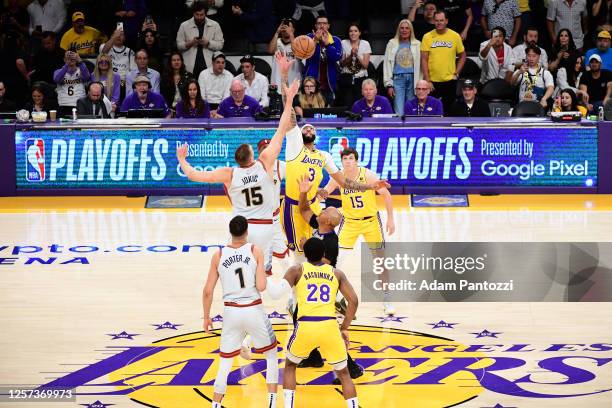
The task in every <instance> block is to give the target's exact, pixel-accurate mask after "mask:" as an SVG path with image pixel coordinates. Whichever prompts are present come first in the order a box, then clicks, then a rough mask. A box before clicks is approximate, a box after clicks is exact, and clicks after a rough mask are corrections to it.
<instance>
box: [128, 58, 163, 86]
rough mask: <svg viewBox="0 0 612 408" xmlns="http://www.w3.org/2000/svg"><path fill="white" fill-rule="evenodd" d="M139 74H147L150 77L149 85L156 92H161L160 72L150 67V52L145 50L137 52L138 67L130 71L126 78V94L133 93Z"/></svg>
mask: <svg viewBox="0 0 612 408" xmlns="http://www.w3.org/2000/svg"><path fill="white" fill-rule="evenodd" d="M137 76H146V77H147V78H149V85H151V89H152V90H153V91H155V92H156V93H159V82H160V74H159V72H158V71H157V70H155V69H153V68H150V67H149V54H148V53H147V52H146V51H145V50H140V51H138V52H137V53H136V69H134V70H132V71H130V72H128V74H127V76H126V78H125V94H126V95H129V94H131V93H132V90H133V89H132V84H135V81H134V80H135V78H136V77H137Z"/></svg>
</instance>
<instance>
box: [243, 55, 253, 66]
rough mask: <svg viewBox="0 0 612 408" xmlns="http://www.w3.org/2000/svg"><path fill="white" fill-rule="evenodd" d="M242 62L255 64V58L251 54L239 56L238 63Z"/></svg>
mask: <svg viewBox="0 0 612 408" xmlns="http://www.w3.org/2000/svg"><path fill="white" fill-rule="evenodd" d="M243 62H248V63H249V64H251V65H255V58H253V56H252V55H249V54H247V55H245V56H244V57H242V58H240V63H241V64H242V63H243Z"/></svg>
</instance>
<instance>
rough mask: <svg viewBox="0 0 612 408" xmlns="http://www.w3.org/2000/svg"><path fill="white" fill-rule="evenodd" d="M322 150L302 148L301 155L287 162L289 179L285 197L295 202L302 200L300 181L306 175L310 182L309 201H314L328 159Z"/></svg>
mask: <svg viewBox="0 0 612 408" xmlns="http://www.w3.org/2000/svg"><path fill="white" fill-rule="evenodd" d="M323 153H324V152H321V151H320V150H317V149H315V150H314V151H310V150H309V149H307V148H306V147H302V150H301V151H300V153H299V154H298V155H297V156H296V157H295V158H294V159H292V160H288V161H287V173H286V174H287V178H286V179H285V180H286V182H285V195H286V196H287V197H289V198H291V199H293V200H295V201H298V200H299V199H300V188H299V186H298V180H300V179H301V178H302V177H303V176H304V175H305V174H306V175H308V181H310V183H311V185H310V190H309V191H308V194H307V196H308V200H309V201H310V200H312V199H313V198H315V196H316V195H317V189H318V188H319V185H320V184H321V180H323V167H325V160H326V157H325V155H324V154H323Z"/></svg>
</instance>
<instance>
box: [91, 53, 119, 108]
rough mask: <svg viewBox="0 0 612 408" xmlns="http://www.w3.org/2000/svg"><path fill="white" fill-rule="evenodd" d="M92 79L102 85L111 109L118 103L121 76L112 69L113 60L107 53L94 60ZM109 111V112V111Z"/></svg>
mask: <svg viewBox="0 0 612 408" xmlns="http://www.w3.org/2000/svg"><path fill="white" fill-rule="evenodd" d="M92 80H94V81H98V82H100V83H101V84H102V86H103V87H104V94H105V95H106V97H107V98H108V99H109V100H110V102H111V105H112V111H113V112H115V111H116V110H117V106H119V105H120V99H119V96H120V91H121V78H120V77H119V74H116V73H115V72H114V70H113V60H112V59H111V57H110V56H109V55H106V54H100V55H99V56H98V59H97V60H96V68H95V69H94V72H93V75H92ZM109 113H110V112H109Z"/></svg>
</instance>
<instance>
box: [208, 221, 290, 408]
mask: <svg viewBox="0 0 612 408" xmlns="http://www.w3.org/2000/svg"><path fill="white" fill-rule="evenodd" d="M229 231H230V234H231V236H232V241H231V243H230V244H229V245H227V246H225V247H223V248H222V249H221V250H219V251H218V252H216V253H215V254H214V255H213V257H212V260H211V262H210V270H209V272H208V278H207V279H206V285H205V286H204V293H203V296H202V304H203V307H204V331H205V332H206V333H210V331H211V329H212V319H211V318H210V309H211V306H212V299H213V293H214V290H215V286H216V285H217V281H218V280H221V286H222V287H223V303H224V306H225V307H224V309H223V328H222V330H221V344H220V346H219V360H220V361H219V371H218V372H217V377H216V379H215V385H214V390H215V394H214V397H213V403H212V406H213V408H220V407H221V401H222V399H223V396H224V395H225V391H226V389H227V376H228V375H229V372H230V370H231V368H232V362H233V360H234V357H236V356H237V355H238V354H240V344H241V342H242V340H243V339H244V336H245V334H248V335H250V338H251V341H252V342H253V344H254V346H255V352H257V353H264V355H265V356H266V383H267V386H268V398H267V407H270V408H275V407H276V391H277V387H278V374H279V372H278V357H277V350H276V345H277V344H278V342H277V341H276V336H275V334H274V330H273V329H272V325H271V324H270V320H269V319H268V315H267V314H266V311H265V310H264V308H263V305H262V301H261V295H260V292H263V291H264V290H265V289H266V275H265V273H264V267H263V254H262V252H261V250H260V249H259V248H258V247H257V246H256V245H254V244H251V243H247V235H248V233H249V224H248V222H247V219H246V218H245V217H243V216H240V215H238V216H235V217H234V218H233V219H232V220H231V221H230V224H229Z"/></svg>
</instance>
